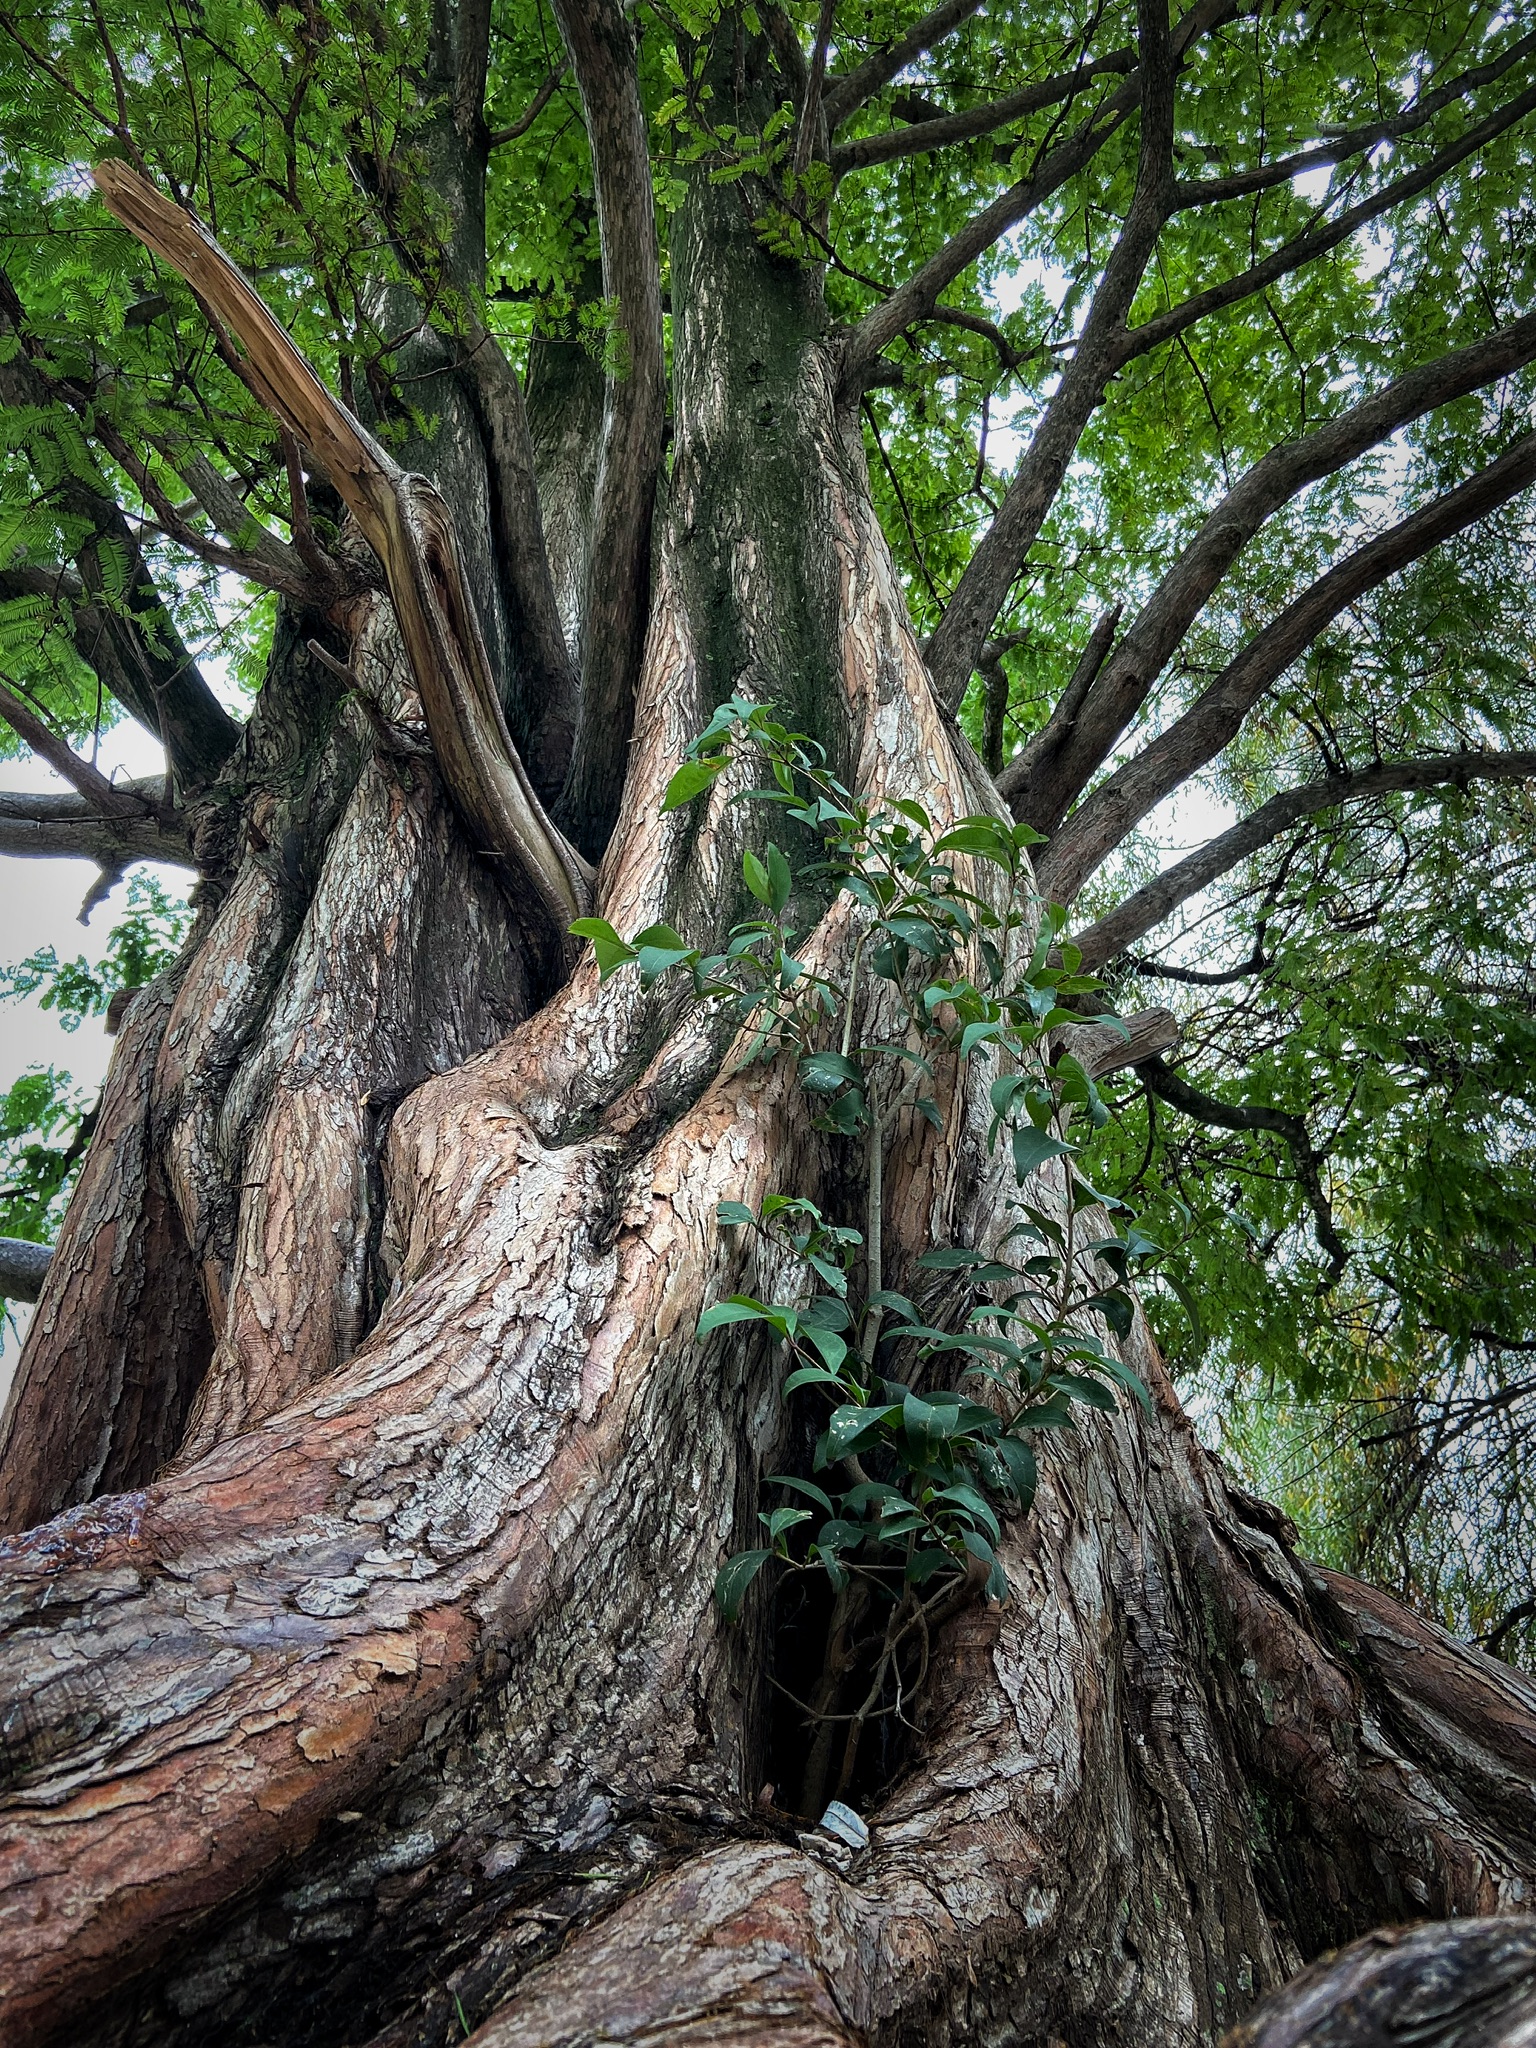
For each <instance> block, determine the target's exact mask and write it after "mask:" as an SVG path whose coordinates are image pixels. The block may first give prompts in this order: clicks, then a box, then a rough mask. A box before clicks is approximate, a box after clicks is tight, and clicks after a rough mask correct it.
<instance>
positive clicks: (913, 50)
mask: <svg viewBox="0 0 1536 2048" xmlns="http://www.w3.org/2000/svg"><path fill="white" fill-rule="evenodd" d="M981 4H982V0H942V5H940V6H938V7H935V8H934V10H933V12H932V13H931V14H925V15H924V16H923V18H922V19H921V21H915V22H914V23H913V24H912V26H911V28H909V29H908V30H907V32H906V34H905V35H902V36H898V37H897V38H896V40H895V42H893V43H887V44H886V46H885V48H884V49H883V50H876V51H874V52H873V54H872V55H870V56H868V57H866V58H865V59H864V62H863V63H862V64H856V65H855V66H854V67H853V69H852V70H851V71H844V72H840V73H839V74H838V75H837V76H836V77H834V78H833V80H832V82H831V84H830V85H829V86H828V88H827V91H826V94H825V97H824V100H823V106H824V110H825V113H826V119H827V133H828V134H829V135H832V134H835V133H836V132H837V130H838V128H839V127H841V125H842V123H843V122H844V121H846V120H847V119H848V116H849V115H850V114H853V113H857V111H858V109H859V108H860V107H862V106H863V104H864V102H865V101H866V100H867V99H871V98H873V96H874V95H875V94H876V93H877V92H879V90H880V88H881V87H882V86H885V85H889V84H890V82H891V80H892V79H893V78H894V77H895V76H896V75H897V73H898V72H900V71H905V70H906V68H907V66H908V65H909V64H910V63H911V62H912V61H913V59H914V58H915V57H921V56H922V54H923V52H924V51H925V50H931V49H932V48H933V46H934V44H935V43H941V42H943V40H944V38H945V37H946V36H948V35H953V33H954V31H955V30H956V29H957V28H959V26H960V25H961V23H962V22H965V21H969V20H970V18H971V16H972V15H973V14H974V13H975V12H976V10H977V9H978V8H979V7H980V6H981Z"/></svg>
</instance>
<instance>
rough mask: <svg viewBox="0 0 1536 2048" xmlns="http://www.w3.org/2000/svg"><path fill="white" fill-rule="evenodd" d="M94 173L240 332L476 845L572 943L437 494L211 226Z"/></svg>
mask: <svg viewBox="0 0 1536 2048" xmlns="http://www.w3.org/2000/svg"><path fill="white" fill-rule="evenodd" d="M95 177H96V184H97V188H98V190H99V191H100V192H101V194H102V197H103V198H104V199H105V200H106V202H107V204H108V206H109V207H110V208H111V210H112V211H113V213H114V214H116V216H117V218H118V219H119V220H121V221H122V222H123V224H124V226H125V227H127V228H129V229H130V230H131V232H132V233H134V234H136V235H137V236H138V237H139V239H140V241H142V242H143V243H144V244H145V246H146V247H147V248H149V249H152V250H153V251H154V252H155V254H156V255H158V256H160V257H161V258H162V259H163V260H164V261H165V262H167V263H170V264H172V265H173V266H174V267H175V268H176V269H177V270H179V271H180V272H181V274H182V275H183V276H184V277H185V278H186V279H187V281H188V283H189V284H191V285H193V287H194V288H195V289H196V290H197V291H198V292H200V293H201V295H202V297H203V299H204V300H205V301H206V303H207V304H208V305H209V306H210V307H211V308H212V310H213V312H214V313H215V315H216V316H217V317H218V318H219V319H220V320H221V321H222V322H223V323H224V325H225V326H226V327H227V328H228V329H229V330H230V331H231V332H232V333H233V334H234V335H235V336H236V338H237V339H238V340H239V342H240V343H241V345H242V346H243V348H244V349H245V351H246V362H245V368H246V371H247V374H248V376H249V377H250V379H251V382H252V385H253V387H254V388H255V389H256V390H257V391H258V393H259V394H260V396H261V398H262V402H263V403H264V404H265V405H266V406H267V408H268V410H269V411H270V412H271V413H272V415H273V417H274V418H275V419H277V420H278V421H279V422H280V423H281V424H282V425H284V426H286V427H287V428H288V430H289V432H290V433H292V434H294V435H296V436H297V437H298V439H299V440H300V441H302V442H304V443H305V445H306V446H307V447H308V448H309V450H310V452H311V454H312V455H313V456H314V458H315V459H316V461H317V462H318V464H319V466H320V467H321V468H322V469H323V470H324V471H325V473H326V474H327V475H328V476H329V477H330V479H331V482H332V483H333V484H334V485H335V487H336V489H337V490H338V491H339V492H340V494H341V496H342V498H343V499H344V500H345V501H346V504H347V506H348V508H349V509H350V511H351V512H352V514H353V516H354V518H355V519H356V520H357V522H358V525H359V527H360V528H361V529H362V532H363V536H364V538H365V539H366V540H367V541H368V543H369V545H370V546H371V547H372V548H373V550H374V552H375V553H376V554H377V555H378V557H379V559H380V561H381V562H382V563H383V565H384V570H385V574H386V576H387V578H388V580H389V589H390V596H391V598H392V599H393V601H394V606H395V612H396V616H397V618H398V619H399V622H400V632H401V637H402V639H403V640H404V642H405V647H406V651H407V654H408V655H409V657H410V662H411V669H412V673H413V675H414V678H415V681H416V686H417V688H418V690H419V691H420V693H421V699H422V706H423V709H424V711H425V713H426V718H427V727H428V730H429V732H430V734H431V738H432V746H433V751H434V753H435V754H436V757H437V762H438V766H439V768H440V769H441V771H442V774H443V779H444V781H445V782H446V783H447V785H448V788H449V790H450V792H451V793H452V795H453V797H454V800H455V802H456V803H457V804H458V806H459V809H460V810H461V812H462V813H463V815H464V818H465V820H466V822H467V823H468V825H469V827H470V829H471V832H472V833H473V835H474V843H475V845H476V846H477V848H478V849H479V850H480V852H481V853H482V854H484V855H486V856H488V857H490V858H491V859H493V860H501V861H505V862H507V863H508V864H509V866H510V867H511V868H513V869H515V870H516V877H517V879H516V886H517V887H519V888H521V887H522V886H523V885H524V884H525V883H526V884H531V885H532V888H533V890H534V892H535V897H536V900H537V902H538V904H539V906H540V908H541V910H542V912H543V915H544V918H545V919H546V920H547V922H548V924H549V925H550V926H551V927H552V933H553V935H554V936H555V938H556V940H557V943H559V944H560V945H561V946H562V947H563V946H564V944H565V943H566V941H565V938H564V933H565V928H566V926H567V925H568V924H569V922H570V920H571V918H572V917H573V916H577V915H579V914H580V913H581V911H582V910H584V909H585V908H586V905H587V902H588V899H589V893H590V883H589V878H588V875H587V872H586V869H585V865H584V863H583V862H582V861H581V859H580V857H579V856H578V855H577V854H576V853H575V852H574V850H573V849H572V848H571V847H569V846H568V845H567V844H566V842H565V841H564V840H563V839H562V838H561V836H560V834H559V833H558V832H557V831H556V830H555V829H554V827H553V826H552V825H551V824H550V822H549V820H548V818H547V817H546V816H545V814H544V811H543V808H542V806H541V805H540V803H539V800H538V797H537V795H536V794H535V793H534V790H533V786H532V784H531V783H530V782H529V780H528V776H527V773H526V771H525V770H524V768H523V765H522V763H521V762H520V761H519V759H518V757H517V750H516V748H515V747H514V746H513V745H512V741H511V737H510V735H509V734H508V732H507V727H506V721H505V719H504V718H503V716H502V711H501V702H500V697H499V694H498V692H497V688H496V682H495V678H494V677H493V676H492V675H491V673H490V664H489V661H488V659H487V656H486V652H485V643H484V641H483V639H482V638H481V635H480V629H479V625H478V622H477V620H476V615H475V609H474V605H473V603H472V601H471V599H470V595H469V592H468V591H467V590H466V588H465V586H464V576H463V571H462V569H461V567H460V564H459V557H458V549H457V545H456V542H455V539H454V534H453V527H452V521H451V518H450V515H449V513H448V510H447V508H446V506H445V505H444V504H443V501H442V499H441V497H440V496H439V494H438V492H437V491H436V489H435V488H434V487H433V486H432V485H431V484H430V483H428V481H427V480H426V479H425V478H424V477H411V476H406V475H404V474H403V473H402V472H401V471H400V470H399V469H398V468H397V466H396V465H395V463H394V461H393V460H392V458H391V457H390V456H389V455H387V454H386V453H385V451H384V450H383V448H381V447H380V446H379V444H378V442H376V441H375V440H374V439H373V437H372V435H371V434H369V433H367V432H366V431H365V429H364V428H362V427H361V426H359V424H358V423H357V421H356V420H355V419H354V418H353V417H352V415H351V414H350V413H349V412H348V411H347V409H346V407H345V406H343V405H341V404H340V403H339V402H338V401H337V400H336V399H335V398H333V397H332V396H331V394H330V393H329V392H328V391H327V390H326V389H325V387H324V385H323V384H322V383H321V382H320V380H319V378H318V377H317V376H316V375H315V373H314V371H313V370H312V369H311V368H310V367H309V364H308V363H307V362H305V360H304V358H303V357H302V356H301V355H300V354H299V352H298V350H297V349H296V348H295V347H294V345H293V343H292V341H291V340H290V339H289V337H288V335H287V333H286V332H285V330H284V329H283V328H282V327H281V326H280V325H279V323H278V322H277V321H276V320H275V319H274V318H273V316H272V314H271V313H270V312H269V311H268V309H267V307H266V306H265V305H264V304H263V302H262V300H261V299H260V298H259V297H258V296H257V294H256V292H255V291H254V290H253V289H252V287H251V286H250V284H248V283H247V281H246V279H245V278H244V277H243V276H242V275H241V274H240V272H239V271H238V270H237V269H236V268H235V266H234V264H233V263H231V262H230V260H229V258H228V257H227V256H226V255H225V254H224V252H223V250H222V249H220V247H219V246H218V244H217V243H216V242H215V241H214V239H213V237H212V236H211V235H210V234H209V233H208V232H207V230H206V229H205V228H204V227H203V226H202V224H201V222H199V221H198V220H196V219H195V218H194V217H193V216H192V215H190V214H188V213H185V212H183V210H182V209H181V208H180V207H177V206H174V205H172V204H171V203H170V202H169V201H168V200H166V199H164V198H163V197H162V196H161V194H160V193H159V192H157V191H156V190H155V188H154V187H153V186H152V185H150V184H148V183H147V182H146V181H145V180H144V179H143V178H140V177H139V176H138V175H137V173H136V172H134V171H132V170H130V169H129V168H128V166H127V165H126V164H123V163H122V162H120V161H117V160H115V159H109V160H108V161H107V162H105V163H103V164H100V165H98V166H97V169H96V172H95ZM508 879H509V882H510V881H512V879H513V878H512V877H511V876H509V877H508Z"/></svg>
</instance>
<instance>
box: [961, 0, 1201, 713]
mask: <svg viewBox="0 0 1536 2048" xmlns="http://www.w3.org/2000/svg"><path fill="white" fill-rule="evenodd" d="M1202 5H1205V6H1208V9H1209V12H1210V13H1211V14H1212V15H1213V16H1214V15H1215V14H1217V13H1219V12H1221V11H1223V10H1224V0H1197V5H1196V6H1195V7H1194V8H1192V9H1191V10H1190V12H1189V13H1188V14H1186V15H1185V16H1184V18H1183V21H1182V22H1181V23H1180V30H1181V32H1184V33H1185V35H1186V40H1187V36H1188V35H1189V34H1193V33H1195V32H1196V31H1195V30H1194V28H1193V27H1191V26H1190V24H1192V23H1194V22H1195V20H1196V18H1197V17H1201V18H1202V19H1203V16H1201V9H1202ZM1167 24H1168V14H1167V7H1166V4H1165V0H1139V4H1138V8H1137V29H1138V42H1139V48H1140V63H1139V66H1138V69H1137V71H1136V73H1135V77H1134V81H1133V83H1134V85H1135V88H1136V91H1137V94H1138V97H1139V99H1140V104H1141V148H1140V152H1139V157H1138V162H1137V169H1136V189H1135V192H1134V194H1133V195H1132V198H1131V204H1130V208H1129V210H1128V212H1127V214H1126V217H1125V225H1124V226H1123V228H1122V229H1121V231H1120V235H1119V238H1118V239H1117V241H1116V243H1115V246H1114V249H1113V251H1112V253H1111V255H1110V258H1109V261H1108V263H1107V264H1106V265H1105V266H1104V274H1103V276H1102V278H1101V279H1100V282H1099V287H1098V290H1097V291H1096V292H1095V293H1094V295H1093V303H1092V305H1091V306H1090V307H1089V310H1088V317H1087V319H1086V320H1085V322H1084V323H1083V331H1082V335H1081V338H1080V339H1079V341H1078V345H1077V348H1076V351H1075V352H1074V354H1073V356H1072V360H1071V361H1070V363H1069V364H1068V365H1067V366H1066V368H1065V369H1064V370H1063V371H1062V374H1061V380H1060V382H1059V383H1058V384H1057V386H1056V390H1055V391H1054V393H1053V394H1052V396H1051V400H1050V403H1049V404H1048V405H1047V406H1046V409H1045V413H1044V416H1043V417H1042V419H1041V421H1040V424H1039V426H1038V427H1037V428H1036V430H1035V433H1034V435H1033V437H1032V439H1031V441H1030V444H1029V447H1028V448H1027V449H1026V451H1025V453H1024V455H1023V457H1022V458H1021V460H1020V463H1019V467H1018V470H1017V472H1016V473H1015V475H1014V479H1013V482H1012V483H1011V484H1010V485H1009V486H1008V490H1007V494H1006V495H1005V497H1004V499H1003V502H1002V504H1001V506H1000V507H999V508H998V513H997V517H996V518H995V519H994V520H993V522H992V524H991V526H990V527H989V528H988V529H987V531H986V533H985V534H984V535H983V536H982V539H981V541H980V543H979V545H978V546H977V548H976V551H975V553H974V554H973V555H972V557H971V559H970V561H969V562H968V563H967V565H966V568H965V573H964V574H963V575H962V576H961V578H960V581H959V582H958V584H956V586H955V590H954V594H953V596H952V597H951V598H950V601H949V603H948V605H947V606H946V607H945V610H944V616H943V618H942V619H941V620H940V621H939V624H938V626H937V628H936V629H935V631H934V633H933V637H932V638H931V639H930V641H929V642H928V649H927V661H928V670H929V673H930V675H931V676H932V677H933V685H934V689H935V691H936V692H937V694H938V697H939V701H940V703H942V704H944V705H945V706H946V707H947V708H948V709H949V710H951V711H953V710H956V709H958V707H959V704H960V700H961V698H962V697H963V696H964V695H965V691H966V686H967V685H968V684H969V682H970V680H971V676H972V674H973V672H974V670H975V667H976V662H977V658H978V656H979V655H980V652H981V649H982V645H983V643H984V642H985V640H986V637H987V635H988V634H989V633H990V632H991V630H992V622H993V620H994V619H995V618H996V617H997V615H998V613H999V612H1000V611H1001V610H1002V607H1003V604H1004V602H1005V601H1006V599H1007V596H1008V591H1009V589H1010V587H1011V585H1012V583H1013V579H1014V577H1015V576H1016V575H1017V574H1018V571H1019V565H1020V563H1021V562H1022V561H1023V560H1024V557H1025V555H1026V554H1027V553H1028V552H1029V549H1030V548H1031V546H1033V544H1034V541H1035V538H1036V536H1037V534H1038V533H1039V531H1040V528H1041V526H1042V524H1043V523H1044V520H1045V516H1046V514H1047V513H1048V512H1049V510H1050V508H1051V505H1052V504H1053V503H1054V501H1055V498H1056V494H1057V492H1058V491H1059V490H1060V488H1061V483H1062V479H1063V478H1064V477H1065V475H1066V473H1067V465H1068V464H1069V463H1070V462H1071V460H1072V456H1073V452H1074V451H1075V449H1076V447H1077V444H1078V441H1079V440H1080V439H1081V437H1082V432H1083V428H1084V427H1085V426H1086V425H1087V423H1088V421H1089V420H1090V419H1091V417H1092V416H1093V413H1094V412H1095V410H1096V409H1097V407H1098V405H1099V403H1100V401H1101V399H1102V398H1103V396H1104V393H1105V390H1106V389H1107V388H1108V384H1109V380H1110V378H1111V377H1112V376H1113V375H1114V372H1115V368H1116V363H1117V354H1118V344H1119V342H1120V338H1121V337H1122V336H1123V334H1124V332H1125V322H1126V318H1127V316H1128V314H1129V313H1130V310H1131V302H1132V301H1133V299H1134V298H1135V296H1136V291H1137V288H1138V286H1139V285H1140V283H1141V279H1142V274H1143V272H1144V271H1145V269H1146V267H1147V263H1148V260H1149V259H1150V257H1151V254H1152V251H1153V249H1154V248H1155V247H1156V244H1157V238H1158V235H1159V234H1160V233H1161V232H1162V227H1163V223H1164V222H1165V221H1166V219H1167V218H1168V211H1169V208H1170V206H1171V205H1172V203H1173V189H1174V183H1173V96H1174V74H1175V68H1176V52H1175V48H1174V44H1173V41H1172V39H1171V38H1170V36H1169V33H1168V25H1167ZM1130 89H1131V87H1130V86H1127V87H1123V88H1122V92H1123V91H1128V90H1130ZM1116 97H1118V95H1117V96H1116ZM1112 103H1113V102H1111V104H1112Z"/></svg>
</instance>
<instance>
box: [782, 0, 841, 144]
mask: <svg viewBox="0 0 1536 2048" xmlns="http://www.w3.org/2000/svg"><path fill="white" fill-rule="evenodd" d="M836 11H837V0H821V8H820V11H819V13H818V14H817V17H816V40H815V42H814V43H813V44H812V45H811V68H810V70H809V71H808V72H807V73H806V79H805V92H804V95H803V96H802V98H801V101H800V113H799V117H798V119H797V121H796V124H795V148H794V154H793V155H792V156H791V158H790V170H791V171H792V172H793V174H794V175H795V177H797V178H802V177H804V175H805V167H806V165H807V164H808V163H809V162H810V160H811V151H812V150H813V149H814V148H815V147H816V144H817V142H818V140H824V138H820V137H818V135H817V128H818V127H819V125H820V123H821V120H822V104H821V95H822V87H823V85H824V84H825V82H826V76H827V45H828V44H829V43H830V42H831V40H832V17H833V15H834V14H835V13H836Z"/></svg>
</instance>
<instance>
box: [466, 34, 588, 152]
mask: <svg viewBox="0 0 1536 2048" xmlns="http://www.w3.org/2000/svg"><path fill="white" fill-rule="evenodd" d="M570 68H571V60H570V58H569V57H566V58H565V59H563V60H562V62H560V63H559V64H557V65H556V66H555V68H554V70H553V71H551V72H550V74H549V76H548V77H547V78H546V79H545V80H544V83H543V84H542V85H541V86H540V87H539V89H538V91H537V92H536V93H535V94H534V96H533V98H532V99H531V100H530V101H529V102H528V107H527V111H526V112H525V113H524V114H522V115H521V117H520V118H519V119H518V120H516V121H514V122H513V123H512V125H511V127H510V128H493V129H492V130H491V132H490V135H489V137H488V138H487V140H486V147H487V149H500V148H501V146H502V144H503V143H506V142H517V141H519V140H521V138H522V137H523V136H525V135H526V134H527V133H528V130H529V129H530V128H531V127H532V126H533V124H534V122H535V121H537V119H538V118H539V116H540V114H542V113H543V111H544V109H545V108H546V107H547V106H548V105H549V103H550V101H551V100H552V99H553V98H554V96H555V94H556V93H557V92H558V91H559V89H560V81H561V79H562V78H564V76H565V74H566V73H567V71H569V70H570Z"/></svg>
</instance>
